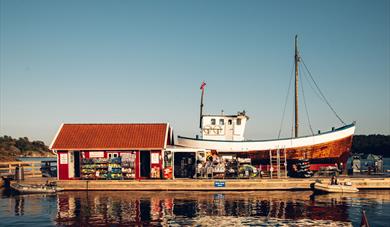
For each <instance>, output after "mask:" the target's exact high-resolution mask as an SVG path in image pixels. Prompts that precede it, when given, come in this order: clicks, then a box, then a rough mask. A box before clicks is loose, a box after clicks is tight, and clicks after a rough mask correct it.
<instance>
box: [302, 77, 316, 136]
mask: <svg viewBox="0 0 390 227" xmlns="http://www.w3.org/2000/svg"><path fill="white" fill-rule="evenodd" d="M301 71H303V70H301ZM299 79H300V80H299V82H301V90H302V96H303V104H304V105H305V111H306V116H307V122H308V123H309V128H310V131H311V134H312V135H314V132H313V128H312V127H311V122H310V116H309V110H308V108H307V105H306V98H305V91H304V90H305V89H303V79H302V77H300V78H299Z"/></svg>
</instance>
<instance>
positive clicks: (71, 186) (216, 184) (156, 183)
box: [23, 177, 390, 191]
mask: <svg viewBox="0 0 390 227" xmlns="http://www.w3.org/2000/svg"><path fill="white" fill-rule="evenodd" d="M316 179H321V180H323V181H328V180H329V179H327V178H309V179H295V178H287V179H242V180H231V179H229V180H227V179H226V180H217V179H213V180H211V179H209V180H205V179H202V180H197V179H180V180H177V179H176V180H141V181H136V180H88V181H87V180H56V179H54V178H28V179H26V180H25V181H24V182H23V183H26V184H29V183H35V184H37V183H45V182H46V181H47V180H49V181H56V182H57V184H58V186H60V187H63V188H64V190H66V191H86V190H90V191H257V190H310V189H311V187H312V185H313V183H314V182H315V180H316ZM345 181H350V182H352V184H353V185H354V186H355V187H357V188H359V189H390V178H378V177H375V178H367V177H365V178H348V177H340V178H339V182H345Z"/></svg>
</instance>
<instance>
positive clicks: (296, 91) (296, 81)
mask: <svg viewBox="0 0 390 227" xmlns="http://www.w3.org/2000/svg"><path fill="white" fill-rule="evenodd" d="M297 43H298V35H295V137H298V79H299V78H298V62H299V53H298V44H297Z"/></svg>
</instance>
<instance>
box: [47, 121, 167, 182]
mask: <svg viewBox="0 0 390 227" xmlns="http://www.w3.org/2000/svg"><path fill="white" fill-rule="evenodd" d="M172 142H173V138H172V129H171V128H170V126H169V124H168V123H149V124H63V125H61V127H60V129H59V131H58V133H57V135H56V136H55V138H54V140H53V142H52V144H51V146H50V149H51V150H53V151H54V152H55V153H57V171H58V172H57V176H58V179H59V180H70V179H85V180H97V179H101V180H104V179H143V178H162V164H163V163H162V155H163V151H164V149H165V148H166V147H167V145H172Z"/></svg>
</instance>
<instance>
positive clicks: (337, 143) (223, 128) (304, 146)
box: [176, 37, 355, 171]
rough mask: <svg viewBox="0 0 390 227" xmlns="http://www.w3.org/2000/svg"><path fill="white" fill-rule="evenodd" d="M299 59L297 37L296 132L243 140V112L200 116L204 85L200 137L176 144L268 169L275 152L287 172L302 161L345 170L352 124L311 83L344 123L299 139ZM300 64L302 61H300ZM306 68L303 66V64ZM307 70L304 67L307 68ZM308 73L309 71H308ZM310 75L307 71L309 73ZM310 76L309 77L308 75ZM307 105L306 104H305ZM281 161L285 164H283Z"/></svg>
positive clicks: (315, 168) (314, 167)
mask: <svg viewBox="0 0 390 227" xmlns="http://www.w3.org/2000/svg"><path fill="white" fill-rule="evenodd" d="M300 61H301V56H300V55H299V53H298V49H297V37H295V101H294V106H295V114H294V115H295V130H294V132H295V133H294V136H293V135H292V136H291V138H282V139H281V138H280V131H279V135H278V138H277V139H271V140H246V139H244V131H245V125H246V122H247V121H248V120H249V117H248V116H247V115H246V113H245V111H242V112H238V113H237V114H236V115H225V114H224V113H223V112H222V113H221V114H219V115H218V114H217V115H204V114H203V96H204V88H205V85H206V84H205V83H204V82H203V83H202V86H201V90H202V95H201V105H200V126H199V127H200V130H201V137H198V136H197V137H196V138H190V137H183V136H178V140H177V143H176V144H177V145H179V146H183V147H189V148H195V149H205V150H209V151H213V150H214V151H217V152H220V153H231V154H233V153H235V154H236V155H237V157H239V156H240V157H246V158H251V160H252V161H253V162H254V163H256V165H262V166H267V165H269V166H271V167H270V168H268V169H272V166H273V164H272V159H273V157H274V156H275V155H274V154H273V153H275V151H277V152H276V153H277V154H276V156H277V157H279V164H278V165H279V166H280V165H281V164H284V165H285V166H288V169H292V168H291V167H292V166H293V165H294V164H295V163H297V162H299V160H301V159H308V160H309V163H310V167H309V169H310V170H311V171H318V170H319V169H320V168H321V167H328V166H333V167H336V168H337V169H338V170H340V171H343V170H344V169H345V168H346V164H347V160H348V158H349V156H350V150H351V146H352V138H353V135H354V133H355V122H353V123H351V124H345V123H344V121H343V120H342V119H341V118H340V117H339V115H338V114H337V113H336V112H335V111H334V108H333V107H331V106H330V104H329V102H328V101H327V99H326V98H325V96H324V95H323V93H322V92H321V90H319V88H318V86H317V83H316V82H315V81H314V79H313V78H312V77H311V78H312V80H313V83H314V84H315V87H317V89H318V91H319V92H318V93H319V94H320V96H321V98H322V99H323V100H322V101H325V103H326V104H327V105H328V106H329V108H330V109H331V110H332V111H333V113H334V114H335V115H336V117H337V118H338V119H339V120H340V122H341V123H342V124H343V125H342V126H341V127H338V128H335V127H332V128H331V130H329V131H326V132H321V131H318V133H317V134H315V133H314V132H313V130H312V128H311V126H310V130H311V132H312V134H311V135H305V136H301V135H299V134H298V125H299V121H298V63H299V62H300ZM302 61H303V60H302ZM305 68H306V65H305ZM306 69H307V68H306ZM307 70H308V69H307ZM309 74H310V72H309ZM310 76H311V74H310ZM305 106H306V104H305ZM282 122H283V121H282ZM283 161H284V163H283Z"/></svg>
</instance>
